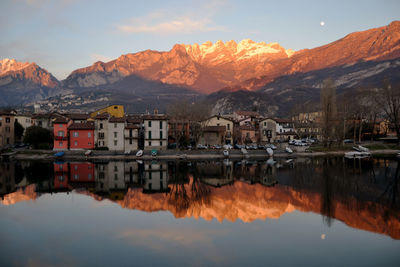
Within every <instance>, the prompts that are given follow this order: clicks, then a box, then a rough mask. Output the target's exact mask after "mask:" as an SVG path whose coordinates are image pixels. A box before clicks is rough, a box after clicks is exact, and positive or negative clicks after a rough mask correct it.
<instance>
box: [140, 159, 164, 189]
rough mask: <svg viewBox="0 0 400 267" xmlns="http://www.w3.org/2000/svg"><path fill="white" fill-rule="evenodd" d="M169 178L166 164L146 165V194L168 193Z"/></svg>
mask: <svg viewBox="0 0 400 267" xmlns="http://www.w3.org/2000/svg"><path fill="white" fill-rule="evenodd" d="M168 191H169V188H168V176H167V163H166V162H145V163H144V184H143V192H144V193H158V192H168Z"/></svg>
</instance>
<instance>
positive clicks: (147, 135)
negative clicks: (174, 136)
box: [143, 114, 168, 149]
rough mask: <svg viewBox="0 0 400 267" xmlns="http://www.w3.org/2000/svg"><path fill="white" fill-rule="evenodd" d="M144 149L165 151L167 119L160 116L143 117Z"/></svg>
mask: <svg viewBox="0 0 400 267" xmlns="http://www.w3.org/2000/svg"><path fill="white" fill-rule="evenodd" d="M143 123H144V131H145V132H144V149H166V148H167V143H168V119H167V116H165V115H162V114H153V115H144V116H143Z"/></svg>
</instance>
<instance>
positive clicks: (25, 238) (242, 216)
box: [0, 158, 400, 266]
mask: <svg viewBox="0 0 400 267" xmlns="http://www.w3.org/2000/svg"><path fill="white" fill-rule="evenodd" d="M399 168H400V163H399V161H397V160H396V159H373V160H372V159H367V160H345V159H343V158H316V159H295V160H293V161H290V160H289V161H287V160H286V159H283V160H278V161H277V162H276V163H275V164H273V165H271V164H268V163H267V162H266V161H258V162H257V161H238V162H232V161H221V162H201V161H192V162H183V161H181V162H166V161H158V162H136V161H133V162H123V161H119V162H96V163H91V162H8V163H5V162H0V190H1V191H0V193H1V196H2V197H1V202H0V240H1V242H0V265H1V266H52V265H61V266H89V265H90V266H153V265H167V266H168V265H174V266H176V265H201V266H204V265H206V266H210V265H229V266H266V265H272V266H276V265H279V266H299V265H307V266H338V265H340V266H400V199H399V189H400V185H399Z"/></svg>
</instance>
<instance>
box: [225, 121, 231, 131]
mask: <svg viewBox="0 0 400 267" xmlns="http://www.w3.org/2000/svg"><path fill="white" fill-rule="evenodd" d="M226 126H227V127H228V131H230V130H231V125H230V124H229V123H228V124H227V125H226Z"/></svg>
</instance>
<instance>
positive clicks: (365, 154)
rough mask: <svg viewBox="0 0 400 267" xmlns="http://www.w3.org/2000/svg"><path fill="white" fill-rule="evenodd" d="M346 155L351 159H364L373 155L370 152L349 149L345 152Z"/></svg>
mask: <svg viewBox="0 0 400 267" xmlns="http://www.w3.org/2000/svg"><path fill="white" fill-rule="evenodd" d="M344 156H345V157H346V158H349V159H362V158H369V157H371V153H370V152H360V151H349V152H346V153H344Z"/></svg>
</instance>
